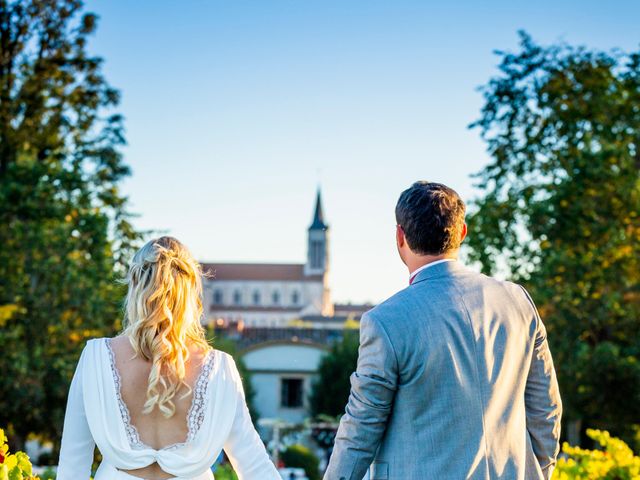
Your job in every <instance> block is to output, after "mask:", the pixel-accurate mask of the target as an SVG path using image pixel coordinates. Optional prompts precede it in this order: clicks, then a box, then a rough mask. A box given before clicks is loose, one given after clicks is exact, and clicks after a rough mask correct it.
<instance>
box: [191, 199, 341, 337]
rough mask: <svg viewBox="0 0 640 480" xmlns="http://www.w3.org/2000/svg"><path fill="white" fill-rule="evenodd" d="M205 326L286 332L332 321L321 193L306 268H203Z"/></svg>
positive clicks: (241, 265) (289, 265)
mask: <svg viewBox="0 0 640 480" xmlns="http://www.w3.org/2000/svg"><path fill="white" fill-rule="evenodd" d="M202 267H203V270H204V271H205V272H206V273H208V274H209V278H207V279H206V280H205V282H204V308H205V317H206V318H205V321H206V322H207V323H215V324H216V325H218V326H224V325H230V324H242V325H245V326H248V327H251V326H252V327H285V326H287V325H289V324H290V323H291V322H292V321H294V320H298V319H300V318H302V317H306V316H324V317H331V316H333V304H332V302H331V295H330V289H329V284H328V273H329V225H328V224H327V223H326V221H325V218H324V211H323V208H322V198H321V194H320V190H319V189H318V192H317V195H316V203H315V208H314V213H313V219H312V222H311V225H310V226H309V228H308V229H307V259H306V262H305V263H284V264H283V263H222V262H213V263H203V264H202Z"/></svg>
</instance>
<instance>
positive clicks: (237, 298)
mask: <svg viewBox="0 0 640 480" xmlns="http://www.w3.org/2000/svg"><path fill="white" fill-rule="evenodd" d="M233 303H235V304H236V305H240V304H241V303H242V292H240V290H236V291H235V292H233Z"/></svg>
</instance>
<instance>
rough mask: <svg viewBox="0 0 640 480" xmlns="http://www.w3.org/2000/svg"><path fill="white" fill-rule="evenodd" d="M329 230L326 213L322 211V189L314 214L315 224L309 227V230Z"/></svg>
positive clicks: (317, 197) (317, 196)
mask: <svg viewBox="0 0 640 480" xmlns="http://www.w3.org/2000/svg"><path fill="white" fill-rule="evenodd" d="M327 228H329V225H327V224H326V223H325V221H324V212H323V211H322V198H321V196H320V189H318V194H317V195H316V209H315V211H314V213H313V222H312V223H311V226H310V227H309V230H326V229H327Z"/></svg>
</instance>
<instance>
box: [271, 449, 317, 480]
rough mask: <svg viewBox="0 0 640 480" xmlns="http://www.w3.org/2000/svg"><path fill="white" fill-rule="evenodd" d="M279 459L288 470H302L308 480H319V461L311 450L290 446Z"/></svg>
mask: <svg viewBox="0 0 640 480" xmlns="http://www.w3.org/2000/svg"><path fill="white" fill-rule="evenodd" d="M280 458H281V459H282V461H283V462H284V464H285V465H286V466H287V467H289V468H303V469H304V471H305V473H306V474H307V477H309V480H320V473H319V471H318V466H319V463H320V462H319V460H318V457H316V456H315V455H314V454H313V453H312V452H311V450H309V449H308V448H307V447H305V446H303V445H291V446H290V447H287V449H286V450H285V451H284V452H282V454H281V455H280Z"/></svg>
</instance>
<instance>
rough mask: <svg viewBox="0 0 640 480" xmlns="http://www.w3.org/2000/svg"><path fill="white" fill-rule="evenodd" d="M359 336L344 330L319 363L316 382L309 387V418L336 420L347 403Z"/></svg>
mask: <svg viewBox="0 0 640 480" xmlns="http://www.w3.org/2000/svg"><path fill="white" fill-rule="evenodd" d="M358 345H359V339H358V332H354V331H350V330H345V331H344V335H343V337H342V339H341V340H339V341H336V342H335V343H334V344H333V345H332V346H331V351H330V352H329V353H328V354H327V355H325V356H324V357H323V358H322V360H321V361H320V366H319V367H318V378H317V379H316V380H315V381H314V382H313V384H312V386H311V394H310V396H309V404H310V409H311V414H312V415H314V416H318V415H329V416H332V417H337V416H338V415H342V414H343V413H344V408H345V406H346V405H347V401H348V400H349V391H350V385H351V384H350V381H349V378H350V377H351V374H352V373H353V372H354V371H355V370H356V366H357V363H358Z"/></svg>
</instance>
